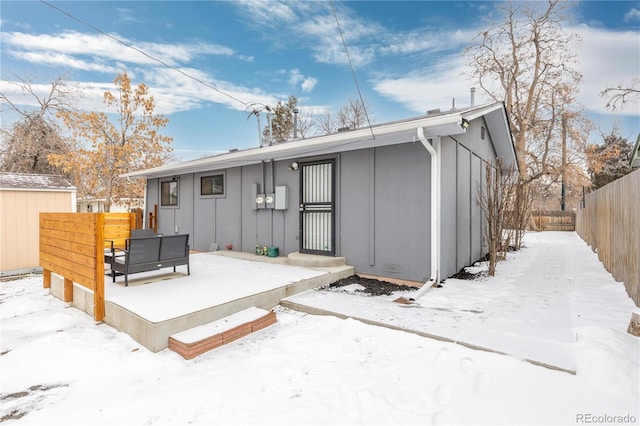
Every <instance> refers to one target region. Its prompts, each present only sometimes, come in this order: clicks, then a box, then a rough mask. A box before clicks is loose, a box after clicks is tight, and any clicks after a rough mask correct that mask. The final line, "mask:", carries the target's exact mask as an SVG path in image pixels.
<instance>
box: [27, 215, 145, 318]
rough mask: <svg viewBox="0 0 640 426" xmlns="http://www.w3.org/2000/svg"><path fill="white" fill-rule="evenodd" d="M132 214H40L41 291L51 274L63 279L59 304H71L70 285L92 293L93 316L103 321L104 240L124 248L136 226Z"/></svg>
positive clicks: (134, 216) (49, 281)
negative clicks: (61, 297)
mask: <svg viewBox="0 0 640 426" xmlns="http://www.w3.org/2000/svg"><path fill="white" fill-rule="evenodd" d="M139 224H140V223H139V222H138V221H137V215H136V214H135V213H40V266H42V269H43V274H44V279H43V286H44V288H50V287H51V273H55V274H58V275H60V276H62V277H63V279H64V293H63V300H64V301H65V302H73V283H74V282H75V283H77V284H79V285H81V286H82V287H84V288H86V289H88V290H91V291H93V302H94V308H93V312H94V313H93V316H94V318H95V320H96V321H102V320H103V319H104V249H105V247H106V244H108V245H109V246H110V243H106V242H105V240H113V241H114V242H115V244H116V245H122V246H124V241H125V240H126V239H127V238H129V236H130V234H131V229H132V228H134V229H135V228H136V227H137V226H139Z"/></svg>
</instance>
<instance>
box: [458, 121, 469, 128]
mask: <svg viewBox="0 0 640 426" xmlns="http://www.w3.org/2000/svg"><path fill="white" fill-rule="evenodd" d="M460 127H462V128H463V129H464V130H467V128H468V127H469V120H467V119H466V118H463V119H462V123H460Z"/></svg>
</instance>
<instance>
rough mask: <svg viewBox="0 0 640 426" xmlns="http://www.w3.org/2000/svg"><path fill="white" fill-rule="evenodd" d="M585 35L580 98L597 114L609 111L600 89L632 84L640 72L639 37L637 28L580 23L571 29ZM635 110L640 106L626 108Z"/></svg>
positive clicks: (582, 50) (609, 112)
mask: <svg viewBox="0 0 640 426" xmlns="http://www.w3.org/2000/svg"><path fill="white" fill-rule="evenodd" d="M571 30H572V31H575V32H576V33H578V34H579V35H580V36H581V37H582V46H581V50H580V64H579V69H580V71H581V72H582V75H583V81H582V85H581V90H580V100H581V102H582V103H583V104H584V105H585V107H586V108H587V109H589V110H591V111H594V112H598V113H607V114H611V113H613V112H612V111H610V110H607V109H606V107H605V105H606V101H605V100H604V99H603V98H601V97H600V92H602V91H603V90H604V89H606V88H608V87H613V86H616V85H618V84H630V83H631V82H632V81H633V79H635V78H638V75H639V74H640V40H639V39H638V34H637V32H635V31H611V30H605V29H602V28H591V27H588V26H585V25H583V26H579V27H575V28H572V29H571ZM634 110H635V114H640V105H638V104H636V105H635V106H634V105H629V107H628V108H626V109H625V110H624V111H618V112H615V113H620V114H625V113H626V114H629V113H630V112H629V111H632V113H633V111H634Z"/></svg>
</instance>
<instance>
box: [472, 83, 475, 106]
mask: <svg viewBox="0 0 640 426" xmlns="http://www.w3.org/2000/svg"><path fill="white" fill-rule="evenodd" d="M475 105H476V88H475V87H472V88H471V106H475Z"/></svg>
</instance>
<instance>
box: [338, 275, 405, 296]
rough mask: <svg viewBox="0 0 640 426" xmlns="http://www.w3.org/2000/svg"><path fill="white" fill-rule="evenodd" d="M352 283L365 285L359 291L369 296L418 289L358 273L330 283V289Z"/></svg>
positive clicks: (389, 294) (387, 294)
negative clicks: (365, 276) (362, 275)
mask: <svg viewBox="0 0 640 426" xmlns="http://www.w3.org/2000/svg"><path fill="white" fill-rule="evenodd" d="M351 284H359V285H361V286H362V287H364V290H358V292H359V293H364V294H366V295H367V296H391V295H392V294H393V293H394V292H396V291H413V290H415V289H416V288H415V287H409V286H408V285H400V284H394V283H390V282H389V281H383V280H376V279H373V278H364V277H361V276H360V275H357V274H356V275H351V276H350V277H347V278H342V279H341V280H339V281H336V282H335V283H333V284H331V285H329V290H331V289H336V288H339V287H344V286H347V285H351Z"/></svg>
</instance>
